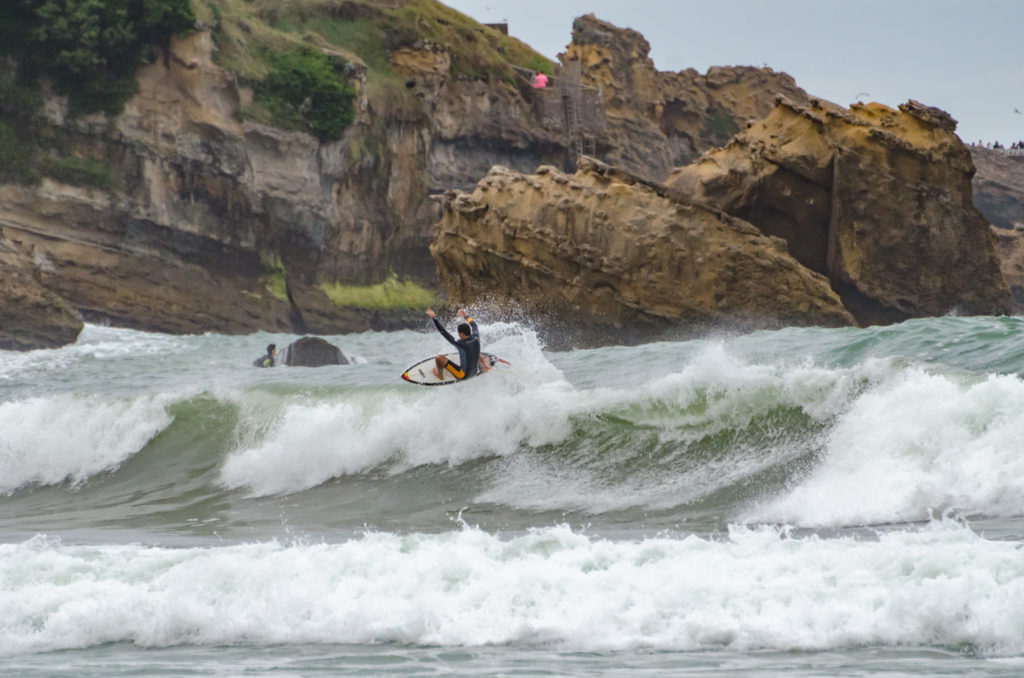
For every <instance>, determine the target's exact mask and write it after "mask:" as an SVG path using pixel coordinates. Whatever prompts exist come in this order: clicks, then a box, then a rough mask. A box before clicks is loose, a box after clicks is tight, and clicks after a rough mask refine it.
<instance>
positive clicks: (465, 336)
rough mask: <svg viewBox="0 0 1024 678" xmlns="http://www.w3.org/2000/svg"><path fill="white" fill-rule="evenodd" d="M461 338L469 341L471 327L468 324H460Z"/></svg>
mask: <svg viewBox="0 0 1024 678" xmlns="http://www.w3.org/2000/svg"><path fill="white" fill-rule="evenodd" d="M459 336H460V337H462V338H463V339H469V325H468V324H466V323H459Z"/></svg>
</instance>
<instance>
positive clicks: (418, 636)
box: [0, 523, 1024, 655]
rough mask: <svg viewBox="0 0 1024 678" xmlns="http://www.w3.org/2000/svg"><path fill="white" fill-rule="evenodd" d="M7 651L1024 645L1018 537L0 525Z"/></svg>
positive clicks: (958, 529) (0, 648) (1, 642)
mask: <svg viewBox="0 0 1024 678" xmlns="http://www.w3.org/2000/svg"><path fill="white" fill-rule="evenodd" d="M0 582H2V585H0V654H5V655H11V654H14V653H21V652H43V651H54V650H61V649H66V648H81V647H90V646H96V645H99V644H103V643H111V642H133V643H136V644H138V645H140V646H144V647H162V646H169V645H175V644H195V645H211V644H230V643H256V644H279V643H286V644H291V643H387V642H395V643H409V644H418V645H439V646H479V645H484V644H527V645H530V644H537V645H544V646H548V647H551V646H554V647H557V648H560V649H565V650H570V651H606V650H618V649H626V648H652V649H658V650H705V649H719V648H728V649H733V650H754V649H760V648H765V649H773V650H784V651H789V650H828V649H839V648H849V647H857V646H863V645H882V646H894V645H911V646H913V645H926V646H931V645H940V646H953V647H959V646H961V645H963V644H967V643H969V644H971V645H972V646H974V647H976V648H977V649H979V650H980V651H982V652H984V653H987V654H994V655H1000V654H1003V655H1013V654H1019V653H1021V652H1024V559H1022V558H1021V557H1020V548H1019V545H1018V544H1013V543H1007V542H999V541H987V540H985V539H983V538H981V537H979V536H977V535H976V534H974V533H973V532H971V531H970V529H968V528H966V527H964V526H960V525H957V524H952V523H935V524H933V525H931V526H930V527H927V528H925V529H923V530H921V531H907V532H889V533H886V534H882V535H880V536H879V537H878V539H877V541H875V540H868V541H859V540H855V539H853V538H838V539H820V538H816V537H815V538H806V539H794V538H790V537H787V536H786V534H785V532H780V531H778V530H775V529H768V528H764V529H757V530H747V529H742V528H734V529H733V530H731V531H730V533H729V535H728V537H727V538H725V539H722V540H708V539H700V538H697V537H687V538H683V539H678V538H668V537H663V538H650V539H645V540H643V541H639V542H633V541H618V542H613V541H607V540H603V539H599V538H594V537H588V536H586V535H583V534H579V533H574V532H572V531H571V530H569V529H568V528H564V527H561V528H546V529H540V530H536V531H534V532H532V533H530V534H527V535H525V536H521V537H515V538H511V539H501V538H498V537H496V536H493V535H491V534H488V533H485V532H482V531H479V530H476V529H468V528H467V529H463V530H459V531H455V532H449V533H444V534H431V535H425V534H411V535H405V536H398V535H394V534H380V533H378V534H368V535H366V536H365V537H363V538H360V539H354V540H352V541H348V542H345V543H341V544H315V545H301V544H299V545H287V546H285V545H280V544H277V543H263V544H250V545H238V546H226V547H212V548H202V549H164V548H145V547H141V546H100V547H83V546H61V545H60V544H59V543H54V542H52V541H48V540H46V539H45V538H42V537H38V538H36V539H33V540H31V541H29V542H27V543H22V544H17V545H15V544H6V545H0Z"/></svg>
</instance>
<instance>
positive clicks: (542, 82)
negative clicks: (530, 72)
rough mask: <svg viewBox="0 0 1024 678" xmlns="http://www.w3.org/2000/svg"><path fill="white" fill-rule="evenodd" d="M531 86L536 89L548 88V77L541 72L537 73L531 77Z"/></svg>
mask: <svg viewBox="0 0 1024 678" xmlns="http://www.w3.org/2000/svg"><path fill="white" fill-rule="evenodd" d="M533 86H534V87H536V88H537V89H541V88H543V87H547V86H548V76H546V75H545V74H544V73H542V72H541V71H537V75H535V76H533Z"/></svg>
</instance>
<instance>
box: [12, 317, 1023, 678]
mask: <svg viewBox="0 0 1024 678" xmlns="http://www.w3.org/2000/svg"><path fill="white" fill-rule="evenodd" d="M424 328H425V329H424V331H423V332H410V331H405V332H394V333H367V334H362V335H348V336H337V337H328V340H330V341H331V342H332V343H334V344H335V345H337V346H339V347H340V348H341V349H342V350H343V351H344V352H345V353H346V355H348V356H350V357H352V358H353V359H354V363H353V364H351V365H345V366H332V367H324V368H318V369H307V368H288V367H278V368H274V369H263V370H260V369H254V368H252V367H251V366H250V365H251V361H252V360H253V359H254V358H255V357H256V356H258V355H261V354H262V352H263V351H262V349H263V347H264V346H265V345H266V344H267V343H269V342H270V341H274V342H276V343H277V344H278V345H279V346H281V345H285V344H287V343H289V342H290V341H292V340H294V339H295V337H291V336H287V335H270V334H257V335H252V336H247V337H228V336H220V335H213V334H209V335H202V336H184V337H179V336H169V335H160V334H148V333H141V332H134V331H129V330H122V329H113V328H105V327H98V326H89V327H87V328H86V330H85V332H84V333H83V335H82V336H81V338H80V339H79V341H78V342H77V343H76V344H75V345H73V346H69V347H66V348H63V349H60V350H52V351H35V352H31V353H15V352H2V351H0V667H3V668H2V672H3V675H5V676H6V675H11V676H28V677H40V678H41V677H44V676H45V677H55V676H89V677H93V676H95V677H109V676H274V677H284V676H288V677H290V676H296V677H297V676H302V677H319V676H481V675H488V676H581V677H582V676H626V675H628V676H782V675H786V676H864V675H887V676H936V675H948V676H962V675H970V676H1019V675H1022V674H1024V551H1022V544H1024V380H1022V375H1024V320H1021V319H1017V318H956V317H948V318H937V319H928V320H918V321H911V322H907V323H904V324H901V325H897V326H891V327H884V328H867V329H852V328H847V329H786V330H781V331H775V332H755V333H751V334H730V333H728V332H723V333H721V334H720V335H718V336H713V337H708V338H705V339H701V340H698V341H680V342H662V343H656V344H648V345H643V346H637V347H621V346H613V347H606V348H601V349H593V350H577V351H568V352H549V351H546V350H545V348H544V346H543V344H542V343H541V341H540V340H539V339H538V338H537V335H536V333H535V332H534V331H533V330H531V328H530V327H529V326H528V325H524V324H522V323H521V322H503V321H491V322H488V319H486V318H484V322H483V323H482V327H481V330H482V335H483V339H484V343H485V346H486V347H487V350H489V351H492V352H494V353H496V354H498V355H500V356H502V357H503V358H506V359H507V360H509V361H510V362H511V363H512V366H513V367H512V370H511V371H508V372H503V373H491V374H488V375H486V376H484V377H481V378H478V379H475V380H473V381H470V382H467V383H465V384H460V385H458V386H453V387H445V388H425V387H419V386H414V385H410V384H406V383H405V382H403V381H401V379H400V378H399V375H400V374H401V372H402V370H403V369H404V368H405V367H406V366H408V365H409V364H411V363H413V362H415V361H416V360H418V359H420V358H422V357H424V356H427V355H430V354H432V353H435V352H437V351H439V350H441V349H443V348H445V346H446V345H445V343H444V341H443V339H441V337H439V336H438V335H437V334H436V333H435V332H432V331H428V329H429V328H428V326H427V324H426V322H424Z"/></svg>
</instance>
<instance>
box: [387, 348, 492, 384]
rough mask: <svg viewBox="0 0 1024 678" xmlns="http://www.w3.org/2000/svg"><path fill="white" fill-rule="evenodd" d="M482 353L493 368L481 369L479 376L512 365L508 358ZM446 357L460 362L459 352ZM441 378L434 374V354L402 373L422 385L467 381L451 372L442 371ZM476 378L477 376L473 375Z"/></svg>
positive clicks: (413, 382) (448, 354)
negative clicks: (485, 370)
mask: <svg viewBox="0 0 1024 678" xmlns="http://www.w3.org/2000/svg"><path fill="white" fill-rule="evenodd" d="M480 355H484V356H487V358H488V359H489V360H490V361H491V369H490V370H489V371H488V372H484V371H482V370H481V371H480V373H479V374H477V375H476V376H477V377H480V376H483V375H485V374H488V373H489V372H493V371H495V370H501V369H504V368H507V367H511V363H510V362H509V361H507V360H503V359H501V358H499V357H498V356H496V355H494V354H493V353H481V354H480ZM445 357H446V358H448V360H451V361H452V362H456V363H457V362H459V354H458V353H447V354H445ZM441 377H442V378H441V379H438V378H437V377H436V376H434V356H430V357H429V358H424V359H423V360H421V361H419V362H418V363H416V364H414V365H412V366H410V367H409V368H408V369H407V370H406V371H405V372H403V373H402V379H405V380H406V381H408V382H409V383H411V384H419V385H420V386H449V385H451V384H457V383H459V381H465V379H462V380H459V379H456V378H455V377H453V376H452V375H451V373H450V372H447V371H445V372H442V373H441ZM473 379H476V377H473Z"/></svg>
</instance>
